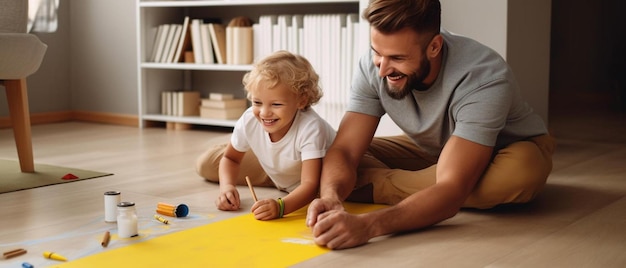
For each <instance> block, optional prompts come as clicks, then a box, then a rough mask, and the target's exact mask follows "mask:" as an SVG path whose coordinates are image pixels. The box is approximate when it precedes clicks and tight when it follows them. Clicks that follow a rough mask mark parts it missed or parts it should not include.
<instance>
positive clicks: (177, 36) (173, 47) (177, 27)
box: [163, 24, 183, 63]
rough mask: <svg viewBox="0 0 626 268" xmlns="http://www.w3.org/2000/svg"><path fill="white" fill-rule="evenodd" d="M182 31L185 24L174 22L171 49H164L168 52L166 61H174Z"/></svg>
mask: <svg viewBox="0 0 626 268" xmlns="http://www.w3.org/2000/svg"><path fill="white" fill-rule="evenodd" d="M182 31H183V26H182V25H181V24H174V37H173V38H172V43H171V44H170V47H169V50H168V51H164V53H167V54H166V57H165V60H163V62H164V63H172V62H174V56H175V54H176V48H177V47H178V40H179V39H180V36H181V33H182Z"/></svg>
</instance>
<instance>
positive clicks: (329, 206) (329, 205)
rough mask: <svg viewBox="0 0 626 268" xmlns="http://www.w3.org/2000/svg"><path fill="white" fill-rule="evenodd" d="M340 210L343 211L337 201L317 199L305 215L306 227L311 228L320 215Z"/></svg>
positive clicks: (339, 202)
mask: <svg viewBox="0 0 626 268" xmlns="http://www.w3.org/2000/svg"><path fill="white" fill-rule="evenodd" d="M331 210H341V211H343V205H342V204H341V201H339V200H338V199H330V198H317V199H315V200H313V202H311V204H310V205H309V208H308V209H307V213H306V226H308V227H310V228H313V227H315V224H316V223H317V221H318V217H319V215H320V214H322V213H324V212H327V211H331Z"/></svg>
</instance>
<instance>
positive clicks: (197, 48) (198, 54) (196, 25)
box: [191, 19, 204, 64]
mask: <svg viewBox="0 0 626 268" xmlns="http://www.w3.org/2000/svg"><path fill="white" fill-rule="evenodd" d="M201 24H202V20H201V19H193V20H191V47H192V49H193V59H194V62H195V63H198V64H202V63H204V55H203V54H202V37H201V35H200V25H201Z"/></svg>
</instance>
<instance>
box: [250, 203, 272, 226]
mask: <svg viewBox="0 0 626 268" xmlns="http://www.w3.org/2000/svg"><path fill="white" fill-rule="evenodd" d="M278 210H279V208H278V201H276V200H274V199H263V200H259V201H257V202H256V203H254V205H252V209H250V211H251V212H252V213H254V218H255V219H257V220H261V221H267V220H273V219H276V218H278Z"/></svg>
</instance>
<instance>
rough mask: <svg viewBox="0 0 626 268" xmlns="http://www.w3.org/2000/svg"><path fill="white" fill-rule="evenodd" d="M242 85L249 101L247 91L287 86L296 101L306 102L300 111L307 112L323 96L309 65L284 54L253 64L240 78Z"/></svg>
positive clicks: (288, 54)
mask: <svg viewBox="0 0 626 268" xmlns="http://www.w3.org/2000/svg"><path fill="white" fill-rule="evenodd" d="M242 82H243V85H244V88H245V90H246V91H247V98H248V99H250V91H251V90H254V89H256V88H257V87H259V84H261V82H263V85H264V86H268V87H269V88H274V87H276V86H277V85H279V84H283V85H287V86H288V87H289V88H290V89H291V91H292V92H293V93H295V94H296V95H298V98H299V99H304V100H306V104H305V106H304V108H303V110H307V109H309V107H311V106H312V105H314V104H316V103H317V102H318V101H319V100H320V99H321V98H322V96H323V93H322V89H321V88H320V86H319V84H318V83H319V75H318V74H317V73H316V72H315V70H314V69H313V66H312V65H311V63H309V61H308V60H307V59H306V58H304V57H302V56H300V55H296V54H293V53H291V52H288V51H284V50H280V51H276V52H274V53H272V54H271V55H269V56H267V57H266V58H264V59H262V60H261V61H259V62H257V63H255V64H254V66H253V69H252V71H250V72H248V73H246V74H245V75H244V76H243V80H242Z"/></svg>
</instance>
